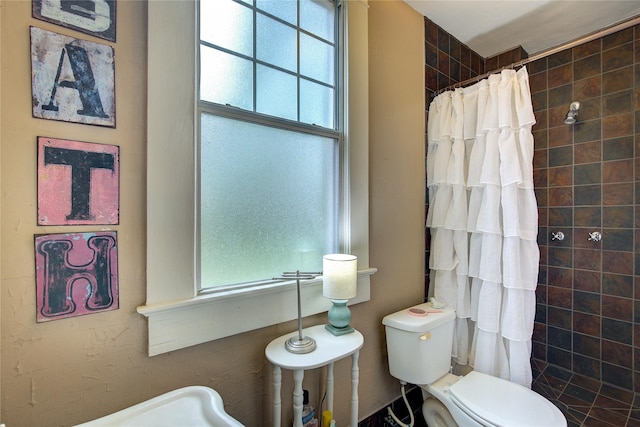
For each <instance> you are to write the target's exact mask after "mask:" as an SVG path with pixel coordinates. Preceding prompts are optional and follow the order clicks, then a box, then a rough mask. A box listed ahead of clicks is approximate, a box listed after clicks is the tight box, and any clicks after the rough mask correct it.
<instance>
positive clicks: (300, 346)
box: [284, 336, 316, 354]
mask: <svg viewBox="0 0 640 427" xmlns="http://www.w3.org/2000/svg"><path fill="white" fill-rule="evenodd" d="M284 348H286V349H287V351H288V352H289V353H295V354H306V353H311V352H312V351H313V350H315V349H316V341H315V340H314V339H313V338H310V337H302V338H300V337H299V336H296V337H291V338H289V339H288V340H287V341H285V343H284Z"/></svg>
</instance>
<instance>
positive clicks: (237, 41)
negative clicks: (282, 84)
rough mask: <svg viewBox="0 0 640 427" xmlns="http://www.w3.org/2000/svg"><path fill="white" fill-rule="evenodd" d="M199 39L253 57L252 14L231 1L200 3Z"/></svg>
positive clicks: (204, 0)
mask: <svg viewBox="0 0 640 427" xmlns="http://www.w3.org/2000/svg"><path fill="white" fill-rule="evenodd" d="M200 39H201V40H204V41H206V42H209V43H212V44H215V45H218V46H220V47H223V48H225V49H229V50H232V51H234V52H238V53H241V54H243V55H247V56H253V13H252V11H251V9H249V8H248V7H245V6H242V5H240V4H238V3H235V2H233V1H231V0H203V1H201V2H200Z"/></svg>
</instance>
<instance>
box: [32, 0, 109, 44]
mask: <svg viewBox="0 0 640 427" xmlns="http://www.w3.org/2000/svg"><path fill="white" fill-rule="evenodd" d="M33 17H34V18H37V19H41V20H43V21H47V22H53V23H54V24H58V25H62V26H63V27H67V28H71V29H74V30H78V31H82V32H83V33H86V34H91V35H92V36H96V37H101V38H103V39H107V40H110V41H112V42H115V41H116V0H33Z"/></svg>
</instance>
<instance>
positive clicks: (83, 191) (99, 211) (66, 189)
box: [38, 137, 120, 225]
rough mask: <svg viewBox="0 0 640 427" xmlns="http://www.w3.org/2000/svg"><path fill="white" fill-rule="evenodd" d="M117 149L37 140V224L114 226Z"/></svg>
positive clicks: (56, 140) (70, 142)
mask: <svg viewBox="0 0 640 427" xmlns="http://www.w3.org/2000/svg"><path fill="white" fill-rule="evenodd" d="M119 153H120V148H119V147H118V146H116V145H103V144H92V143H88V142H78V141H67V140H63V139H54V138H45V137H38V225H86V224H117V223H118V221H119V193H120V191H119V177H120V166H119V163H120V160H119V157H120V156H119Z"/></svg>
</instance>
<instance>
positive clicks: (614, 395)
mask: <svg viewBox="0 0 640 427" xmlns="http://www.w3.org/2000/svg"><path fill="white" fill-rule="evenodd" d="M532 367H533V378H534V380H533V384H532V387H531V388H532V389H533V390H534V391H536V392H538V393H539V394H541V395H542V396H544V397H546V398H547V399H549V400H550V401H551V402H553V403H554V404H555V405H556V406H557V407H558V408H560V410H561V411H562V412H563V413H564V415H565V417H566V419H567V425H568V427H583V426H584V427H640V393H633V392H631V391H629V390H624V389H620V388H617V387H614V386H611V385H608V384H603V383H601V382H600V381H597V380H594V379H593V378H589V377H585V376H582V375H578V374H573V373H572V372H570V371H566V370H564V369H562V368H558V367H556V366H553V365H547V364H545V363H544V362H540V361H537V360H534V361H533V363H532ZM407 397H408V399H409V403H410V405H411V408H412V409H413V412H414V413H415V424H414V426H415V427H424V426H426V424H425V422H424V419H423V418H422V412H421V410H420V408H421V404H422V393H421V392H420V389H418V388H413V389H411V390H409V391H408V392H407ZM392 408H393V410H394V412H395V413H396V415H398V417H399V418H400V419H401V420H402V421H403V422H404V423H408V422H409V417H408V415H407V410H406V408H405V404H404V402H403V401H402V399H398V400H397V401H396V402H394V403H393V404H392ZM358 426H359V427H390V426H397V424H395V423H393V422H391V420H390V418H389V417H388V413H387V410H386V408H385V409H383V410H380V411H379V412H378V413H377V414H374V415H372V416H371V417H369V418H367V419H366V420H363V421H361V422H360V423H359V424H358Z"/></svg>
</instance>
